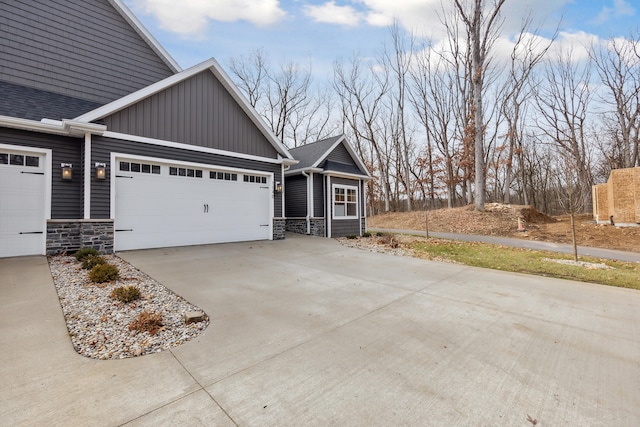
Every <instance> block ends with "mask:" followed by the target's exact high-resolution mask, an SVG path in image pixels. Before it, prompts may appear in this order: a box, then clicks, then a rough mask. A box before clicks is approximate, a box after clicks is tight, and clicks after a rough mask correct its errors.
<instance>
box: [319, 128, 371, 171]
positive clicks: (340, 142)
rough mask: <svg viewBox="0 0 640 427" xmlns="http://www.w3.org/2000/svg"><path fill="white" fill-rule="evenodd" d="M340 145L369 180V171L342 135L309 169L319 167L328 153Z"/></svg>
mask: <svg viewBox="0 0 640 427" xmlns="http://www.w3.org/2000/svg"><path fill="white" fill-rule="evenodd" d="M342 143H344V146H345V147H346V148H347V151H348V152H349V155H351V158H353V160H355V162H356V163H357V164H358V168H359V169H360V170H362V171H364V172H365V174H366V176H368V177H369V178H371V175H370V174H369V170H368V169H367V167H366V166H365V165H364V163H362V160H360V156H358V154H357V153H356V152H355V151H353V148H351V144H349V143H348V142H347V139H346V136H345V135H344V134H342V135H341V136H340V138H338V140H337V141H336V142H335V143H334V144H333V145H332V146H331V148H329V149H328V150H327V151H325V153H324V155H322V157H320V158H319V159H318V160H317V161H316V162H315V163H314V164H313V165H311V167H312V168H317V167H318V165H320V163H322V162H323V161H324V160H325V159H326V158H327V156H328V155H329V153H331V152H332V151H333V150H335V149H336V147H337V146H338V145H340V144H342Z"/></svg>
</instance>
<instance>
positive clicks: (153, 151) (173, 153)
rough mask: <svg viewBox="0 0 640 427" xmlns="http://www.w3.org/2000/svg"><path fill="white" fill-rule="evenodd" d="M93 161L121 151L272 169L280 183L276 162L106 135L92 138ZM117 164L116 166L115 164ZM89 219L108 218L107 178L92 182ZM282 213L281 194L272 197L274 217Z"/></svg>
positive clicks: (246, 167) (107, 160)
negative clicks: (120, 138)
mask: <svg viewBox="0 0 640 427" xmlns="http://www.w3.org/2000/svg"><path fill="white" fill-rule="evenodd" d="M91 150H92V160H93V161H94V162H103V163H106V164H108V165H109V164H110V162H111V153H112V152H115V153H121V154H124V155H127V154H129V155H136V156H145V157H152V158H158V159H162V160H164V161H166V162H167V163H171V162H172V161H175V160H177V161H182V162H189V163H198V164H206V165H211V167H215V166H222V167H231V168H239V169H249V170H256V171H260V172H271V173H273V174H274V180H275V181H280V182H282V181H283V180H282V169H281V166H280V165H279V164H274V163H267V162H261V161H257V160H247V159H239V158H236V157H228V156H222V155H220V154H213V153H203V152H197V151H190V150H185V149H180V148H172V147H163V146H158V145H153V144H145V143H140V142H131V141H124V140H117V139H112V138H105V137H94V138H93V141H92V144H91ZM116 166H117V165H116ZM109 178H110V177H109ZM91 193H92V198H91V218H92V219H105V218H109V217H110V214H111V211H110V196H111V191H110V179H106V180H104V181H96V180H92V181H91ZM281 216H282V193H279V194H276V195H275V196H274V217H276V218H278V217H281Z"/></svg>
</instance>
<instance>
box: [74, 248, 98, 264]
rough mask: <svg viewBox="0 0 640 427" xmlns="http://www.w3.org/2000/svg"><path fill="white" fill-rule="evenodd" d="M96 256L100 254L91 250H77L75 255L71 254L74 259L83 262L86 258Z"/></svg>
mask: <svg viewBox="0 0 640 427" xmlns="http://www.w3.org/2000/svg"><path fill="white" fill-rule="evenodd" d="M98 255H100V252H98V251H97V250H95V249H93V248H82V249H78V250H77V251H76V253H75V254H73V256H74V257H75V259H77V260H78V261H84V260H85V258H87V257H88V256H98Z"/></svg>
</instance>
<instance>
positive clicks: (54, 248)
mask: <svg viewBox="0 0 640 427" xmlns="http://www.w3.org/2000/svg"><path fill="white" fill-rule="evenodd" d="M86 247H91V248H94V249H96V250H97V251H98V252H100V253H101V254H105V255H106V254H111V253H113V220H111V219H50V220H48V221H47V255H58V254H62V253H67V254H73V253H74V252H75V251H77V250H78V249H80V248H86Z"/></svg>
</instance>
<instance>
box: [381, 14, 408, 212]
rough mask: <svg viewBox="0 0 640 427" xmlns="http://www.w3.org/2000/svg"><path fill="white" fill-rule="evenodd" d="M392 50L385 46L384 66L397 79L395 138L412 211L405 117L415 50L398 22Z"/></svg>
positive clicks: (392, 34) (401, 177)
mask: <svg viewBox="0 0 640 427" xmlns="http://www.w3.org/2000/svg"><path fill="white" fill-rule="evenodd" d="M390 31H391V42H392V45H393V46H392V51H391V52H389V50H388V49H387V48H386V47H385V49H384V51H383V61H382V63H383V64H384V66H388V67H389V68H390V69H391V71H392V72H393V76H394V78H395V81H396V90H395V93H394V98H395V102H394V104H395V107H396V108H395V114H394V116H395V128H396V130H397V132H396V134H395V135H394V139H395V140H396V142H397V155H398V160H399V162H400V163H401V167H400V169H399V170H401V171H402V172H401V173H400V174H399V178H400V180H401V181H402V183H403V186H404V188H405V193H406V196H407V202H406V203H407V210H409V211H411V201H412V187H411V158H410V151H411V149H410V140H409V138H408V137H407V121H406V117H405V103H406V97H407V95H406V92H407V74H408V73H409V70H410V67H411V57H412V52H413V39H411V40H410V41H409V46H408V47H407V46H406V42H405V39H404V38H403V36H402V34H401V30H400V27H399V25H398V23H397V22H394V24H393V25H392V26H391V30H390Z"/></svg>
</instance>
